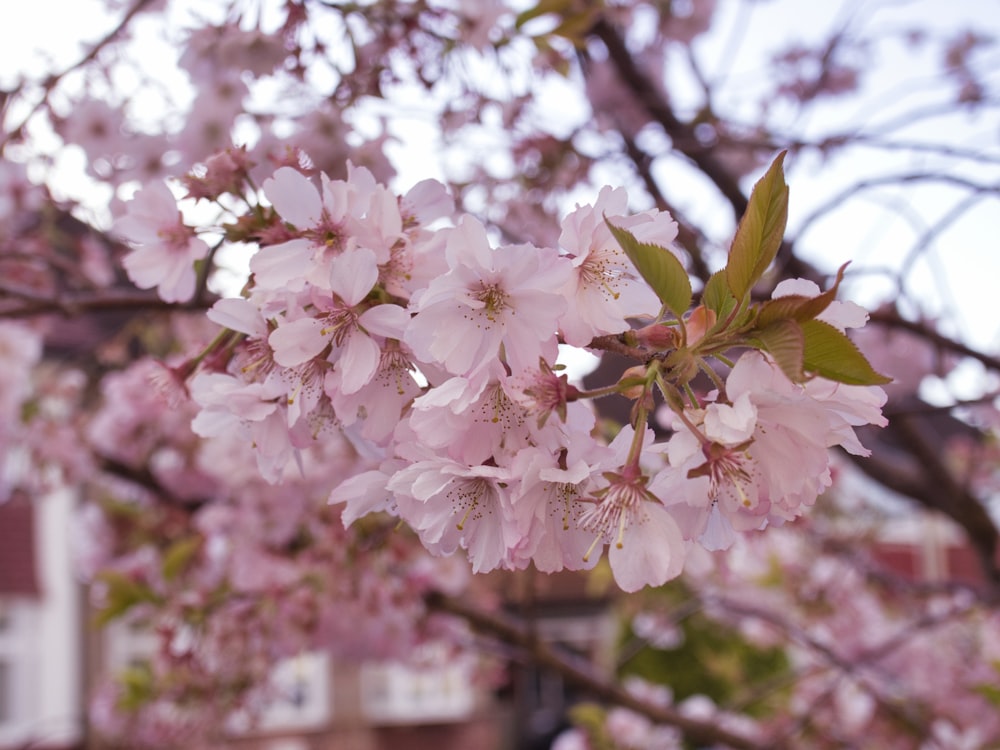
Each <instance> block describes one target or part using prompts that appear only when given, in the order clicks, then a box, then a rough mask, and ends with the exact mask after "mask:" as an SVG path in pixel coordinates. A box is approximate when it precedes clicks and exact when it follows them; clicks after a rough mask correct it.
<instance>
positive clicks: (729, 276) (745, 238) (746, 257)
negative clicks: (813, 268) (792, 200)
mask: <svg viewBox="0 0 1000 750" xmlns="http://www.w3.org/2000/svg"><path fill="white" fill-rule="evenodd" d="M785 153H786V152H784V151H782V152H781V153H780V154H778V158H776V159H775V160H774V162H773V163H772V164H771V166H770V167H769V168H768V170H767V172H766V173H765V174H764V176H763V177H761V178H760V181H758V182H757V184H756V185H754V187H753V191H752V192H751V193H750V203H749V205H748V206H747V210H746V213H745V214H743V218H742V219H741V220H740V225H739V227H737V229H736V236H735V237H734V238H733V245H732V248H730V250H729V261H728V263H727V264H726V281H727V282H728V283H729V289H730V291H731V292H732V293H733V296H735V297H736V299H738V300H742V299H743V298H744V297H745V296H746V295H747V293H748V292H749V291H750V290H751V289H752V288H753V285H754V284H756V283H757V282H758V281H759V280H760V278H761V276H763V275H764V272H765V271H766V270H767V267H768V266H770V265H771V261H773V260H774V256H775V255H777V254H778V248H779V247H781V239H782V237H783V236H784V234H785V224H786V222H787V221H788V186H787V185H786V184H785V175H784V173H783V172H782V162H783V161H784V159H785Z"/></svg>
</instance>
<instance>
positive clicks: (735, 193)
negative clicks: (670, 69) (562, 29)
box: [591, 19, 747, 219]
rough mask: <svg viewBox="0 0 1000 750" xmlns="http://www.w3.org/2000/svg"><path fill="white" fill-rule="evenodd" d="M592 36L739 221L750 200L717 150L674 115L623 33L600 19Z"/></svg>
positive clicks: (671, 138)
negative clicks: (721, 159)
mask: <svg viewBox="0 0 1000 750" xmlns="http://www.w3.org/2000/svg"><path fill="white" fill-rule="evenodd" d="M591 34H593V35H594V36H595V37H597V38H598V39H600V40H601V42H603V43H604V46H605V47H606V48H607V50H608V56H609V58H610V60H611V62H612V64H614V66H615V70H616V71H617V72H618V75H619V77H620V78H621V79H622V81H623V82H624V83H625V85H626V86H628V88H629V91H631V92H632V94H633V95H634V96H635V98H636V99H637V100H638V101H639V102H640V103H641V104H642V106H643V107H645V108H646V111H647V112H649V115H650V117H652V118H653V119H654V120H655V121H656V122H658V123H659V124H660V126H661V127H662V128H663V130H664V132H666V134H667V135H668V136H669V137H670V140H671V141H672V142H673V145H674V148H676V149H677V150H678V151H680V152H681V153H682V154H684V155H685V156H686V157H687V158H688V159H690V160H691V161H692V162H694V164H695V165H696V166H697V167H698V169H700V170H701V171H702V172H703V173H704V174H705V176H706V177H708V178H709V179H710V180H711V181H712V182H713V183H714V184H715V186H716V187H717V188H718V189H719V192H721V193H722V195H723V196H724V197H725V199H726V200H727V201H729V203H730V205H731V206H732V207H733V213H734V214H735V215H736V218H737V219H739V218H740V217H741V216H743V214H744V213H745V212H746V209H747V197H746V196H745V195H744V194H743V189H742V188H741V187H740V183H739V180H738V179H736V178H735V177H733V175H732V174H731V173H730V172H729V170H728V169H726V167H725V166H724V165H723V164H722V162H720V161H719V159H718V158H717V157H716V155H715V150H714V149H713V148H712V147H711V146H707V145H705V144H703V143H701V142H700V141H699V140H698V139H697V138H696V137H695V135H694V132H693V131H692V129H691V126H690V125H688V124H687V123H684V122H682V121H681V120H680V119H679V118H678V117H677V115H675V114H674V111H673V110H672V109H671V108H670V105H669V104H667V102H666V101H665V100H664V98H663V97H662V96H660V93H659V91H658V89H657V87H656V86H655V85H654V83H653V81H652V80H651V79H650V78H649V76H647V75H646V74H645V73H644V72H643V71H642V70H640V69H639V67H638V66H637V65H636V64H635V61H634V59H633V57H632V53H630V52H629V51H628V47H627V46H626V45H625V40H624V39H622V37H621V34H619V33H618V31H617V30H616V29H614V28H613V27H612V26H611V24H609V23H608V22H607V21H605V20H604V19H600V20H598V22H597V23H596V24H594V27H593V28H592V29H591Z"/></svg>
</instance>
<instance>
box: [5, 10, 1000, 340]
mask: <svg viewBox="0 0 1000 750" xmlns="http://www.w3.org/2000/svg"><path fill="white" fill-rule="evenodd" d="M105 5H106V3H105V2H103V1H102V0H34V1H33V2H32V3H20V4H18V14H17V17H16V18H17V20H16V22H15V23H6V24H2V25H0V85H2V86H9V85H10V83H11V81H12V79H13V77H14V76H15V75H16V74H17V73H19V72H21V71H25V70H27V71H37V70H39V69H43V68H44V69H48V70H51V69H53V68H54V69H61V68H63V67H65V66H67V65H69V64H71V63H72V62H74V61H75V60H77V59H79V57H80V56H81V55H82V54H83V53H84V52H85V50H86V45H85V43H89V42H92V41H93V40H95V39H98V38H100V37H101V36H102V35H103V34H104V33H106V32H107V30H108V29H109V28H111V25H112V24H113V20H112V17H111V16H109V15H108V13H107V12H106V10H105ZM740 5H741V4H739V3H735V2H733V1H732V0H720V6H719V11H718V13H719V17H718V23H717V24H716V26H715V28H716V29H717V31H715V32H714V33H712V34H710V35H706V36H704V37H702V38H701V39H700V40H699V42H698V46H697V47H696V50H695V54H696V59H697V60H698V63H699V66H700V67H701V69H702V72H703V74H704V75H705V76H706V77H707V78H708V79H710V80H712V79H715V78H719V77H723V76H731V77H732V80H733V81H735V82H737V85H735V86H732V87H730V88H729V89H727V90H726V92H728V93H725V94H724V96H723V97H722V98H721V99H720V100H719V103H720V105H721V106H724V107H725V108H726V109H727V111H731V112H735V113H739V112H746V116H747V118H748V119H750V118H751V117H752V116H753V115H755V114H756V112H755V110H754V108H755V107H756V106H757V99H756V98H755V96H754V92H755V91H756V90H757V89H759V88H760V86H761V85H763V84H765V83H768V82H767V81H764V80H762V78H761V70H762V68H761V60H762V59H763V58H764V57H766V56H767V55H769V54H772V53H773V51H774V50H776V49H779V48H780V47H781V46H782V45H785V44H787V42H788V40H800V41H803V42H806V41H808V40H809V39H810V38H811V37H812V36H814V35H815V33H816V30H817V29H822V28H825V27H826V26H827V24H826V20H828V19H831V20H833V22H834V23H835V24H837V25H840V26H842V27H843V28H845V29H848V30H850V29H852V28H854V27H855V26H857V25H859V24H865V25H869V26H871V27H874V28H877V29H879V30H880V31H882V32H884V36H883V37H879V40H880V41H877V42H876V43H874V44H873V45H871V46H870V47H869V48H867V49H865V50H863V52H862V53H861V54H863V55H864V56H865V59H864V61H863V62H864V64H865V65H866V66H870V68H871V69H872V70H878V71H879V72H878V74H877V75H874V76H873V77H872V79H871V81H870V83H869V85H868V87H867V88H866V90H865V95H864V96H862V97H861V98H860V99H852V100H850V103H848V104H845V103H844V102H843V101H840V100H833V101H831V102H830V103H829V104H828V105H826V106H821V107H818V108H816V109H815V110H813V111H812V113H811V114H810V116H809V117H808V118H803V117H798V116H796V115H795V114H794V113H789V115H788V117H787V118H786V119H787V122H788V124H789V127H790V128H793V129H794V130H795V131H796V132H799V133H806V134H809V135H817V134H823V133H831V132H843V131H845V130H848V129H850V128H853V127H856V126H857V123H859V122H862V123H866V126H867V127H868V128H870V129H871V128H876V127H877V124H878V123H886V122H890V121H891V120H892V119H893V118H895V117H897V116H899V115H900V114H901V113H905V112H910V111H913V110H914V109H915V108H919V107H920V106H923V104H924V103H928V104H930V103H933V102H935V101H940V97H939V96H938V95H937V94H936V93H935V91H936V90H937V88H936V84H935V76H936V75H937V66H938V59H937V58H936V57H934V56H933V55H931V54H929V53H925V54H916V55H913V54H910V53H911V52H912V50H907V49H905V48H904V47H905V45H904V44H903V43H902V42H900V41H897V40H898V39H899V34H898V33H897V32H898V31H899V30H900V29H903V28H907V27H909V26H918V25H919V26H922V27H924V28H925V29H930V30H931V33H932V34H938V35H947V34H949V33H952V31H951V30H952V29H956V28H959V27H961V26H962V25H963V24H965V25H968V24H969V23H972V24H973V25H974V27H975V28H976V29H977V31H978V32H979V33H982V34H987V35H991V36H994V37H1000V3H998V2H997V1H996V0H949V2H948V3H943V2H941V1H940V0H854V1H851V0H846V1H844V2H836V3H804V2H798V1H797V0H766V1H765V0H758V1H757V2H754V3H752V4H751V6H752V12H750V13H746V12H745V11H741V10H739V9H738V8H739V7H740ZM748 7H750V6H748ZM52 18H60V19H61V22H60V23H58V24H53V23H50V22H48V21H49V20H50V19H52ZM42 29H44V34H43V33H41V31H40V30H42ZM143 45H144V47H143V51H144V54H146V55H148V56H149V60H150V62H151V63H152V64H156V60H157V59H158V58H157V55H158V54H161V55H169V54H170V53H169V50H167V49H165V48H163V47H160V49H159V52H158V51H157V45H156V43H155V41H154V40H153V38H152V36H147V37H144V38H143ZM927 49H929V47H927ZM994 54H996V53H994ZM996 62H997V63H998V64H996V65H994V66H993V67H994V69H995V70H997V71H998V73H997V74H995V77H994V79H993V80H994V84H995V83H996V80H997V76H1000V58H998V59H997V61H996ZM671 64H675V63H673V62H672V63H671ZM676 64H677V65H678V66H679V65H681V64H683V63H682V62H677V63H676ZM161 67H163V68H164V69H166V68H167V67H169V66H161ZM681 80H682V79H681V78H680V77H676V78H675V79H673V80H672V81H671V85H672V86H675V88H672V89H671V94H672V96H673V97H674V98H675V101H676V102H678V103H679V104H681V105H683V101H684V97H685V96H686V94H687V92H685V91H684V90H683V88H682V84H681ZM935 97H937V98H935ZM552 106H553V111H554V112H558V111H559V110H560V108H562V110H563V111H565V110H566V109H567V105H566V103H565V102H561V101H560V100H559V97H558V96H556V97H553V105H552ZM779 114H780V113H779ZM996 115H997V109H996V107H995V106H994V107H992V108H988V109H986V110H985V111H983V112H980V114H978V115H972V114H968V113H963V112H962V111H961V110H960V109H959V108H957V107H956V108H954V109H953V110H952V111H947V112H945V113H944V114H942V115H941V116H938V117H933V118H928V119H926V120H923V121H915V122H914V123H913V124H912V125H910V126H909V127H908V128H907V129H906V131H905V132H906V136H907V137H908V138H911V139H913V140H918V139H919V140H931V141H937V142H942V141H943V142H948V143H953V144H955V145H960V146H961V147H963V148H968V149H970V150H973V151H975V150H979V151H980V152H981V153H984V154H987V155H988V156H989V158H988V159H982V160H977V159H968V160H963V161H961V162H959V163H958V164H957V165H956V166H955V167H954V169H955V170H956V176H960V177H965V178H968V179H972V180H976V181H979V182H982V183H985V184H988V185H994V186H996V185H997V183H998V178H1000V146H998V141H1000V124H998V123H1000V119H998V118H997V116H996ZM426 116H427V114H426V112H425V113H423V114H420V113H417V114H416V115H415V116H414V117H411V118H409V119H407V118H405V117H404V118H399V119H398V121H397V124H396V125H395V134H396V135H397V137H399V138H400V139H401V140H402V144H401V145H400V147H399V148H398V149H397V152H398V153H404V154H406V155H407V158H406V160H405V161H403V162H401V163H400V164H399V167H400V170H399V171H400V179H399V182H400V184H401V185H408V184H413V183H415V182H416V181H418V180H419V179H423V178H425V177H427V176H436V172H437V165H436V164H435V163H434V162H433V154H431V155H429V157H423V158H420V157H415V156H414V155H425V154H427V153H428V150H427V148H426V147H425V143H424V137H425V133H424V132H423V131H422V130H421V128H422V127H423V126H425V125H426V123H421V117H426ZM554 116H557V115H554ZM933 162H934V159H933V158H932V157H929V156H926V155H923V156H919V155H918V156H914V155H902V154H884V153H880V152H878V151H875V150H855V151H852V152H850V153H847V154H845V155H844V156H841V157H837V158H834V159H829V160H824V159H821V158H819V157H817V156H815V155H803V156H801V157H799V158H797V159H791V160H789V162H788V163H787V167H786V168H787V172H788V182H789V184H790V186H791V205H790V218H789V228H790V230H791V232H792V233H793V234H795V235H797V236H798V247H799V248H800V249H801V250H802V251H804V252H805V253H806V254H807V255H808V256H809V257H810V258H811V259H812V260H814V261H815V262H817V263H818V264H819V265H821V266H822V267H824V268H827V269H830V270H832V269H833V268H836V267H837V266H839V265H840V264H841V263H842V262H844V261H846V260H852V261H853V265H852V267H851V270H852V271H853V272H854V273H855V277H854V278H856V279H859V281H856V282H852V283H849V284H846V285H845V291H846V293H847V294H848V295H850V297H851V298H853V299H856V300H858V301H860V302H862V303H863V304H869V305H870V304H874V303H875V302H877V301H878V300H880V299H884V298H885V297H887V296H891V295H893V294H894V290H893V288H892V285H891V284H889V283H887V281H886V277H885V276H884V275H883V274H881V273H879V271H880V269H885V268H889V269H898V268H900V267H901V266H902V265H903V264H906V263H908V262H912V263H913V266H914V269H915V273H914V275H913V277H912V281H911V284H912V287H911V288H910V289H908V290H907V291H909V292H911V293H912V295H913V297H914V299H917V300H919V304H920V305H921V306H922V308H923V309H922V312H923V313H925V314H928V315H931V316H934V317H936V318H938V319H940V320H941V321H942V324H943V325H944V326H945V328H946V330H948V331H949V332H951V333H957V334H960V335H961V336H962V337H963V338H965V339H966V340H968V341H969V342H970V343H972V344H973V345H976V346H981V347H985V348H994V349H995V348H996V347H997V346H998V345H1000V315H996V314H995V312H994V311H993V309H992V301H993V299H994V298H996V296H997V294H996V288H995V287H996V285H997V284H998V283H1000V282H998V279H1000V246H998V240H997V238H998V237H1000V210H997V195H996V193H995V192H994V194H993V195H992V197H991V198H988V199H984V200H979V201H966V203H967V205H965V204H963V201H965V198H966V194H965V193H962V192H960V191H957V190H955V189H954V188H951V187H948V186H942V185H940V184H927V185H921V187H920V188H919V189H916V190H910V191H908V192H907V193H906V194H905V195H903V194H900V193H899V191H898V190H895V191H894V189H893V188H889V189H884V190H872V191H865V192H864V193H863V194H862V195H860V198H859V199H854V200H850V201H847V200H845V201H844V203H843V206H842V207H838V208H837V210H834V211H832V212H830V213H829V214H828V215H827V216H826V217H825V218H824V219H822V220H820V221H816V222H814V223H810V224H809V225H808V228H807V229H805V231H801V232H800V231H799V230H800V228H801V227H803V226H805V224H806V221H807V219H808V217H809V216H810V215H811V214H812V212H813V211H814V210H815V208H816V207H817V206H820V205H822V204H824V203H825V202H826V201H828V200H829V199H830V196H831V195H837V194H838V193H839V192H840V191H841V190H843V189H844V188H846V187H847V186H849V185H851V184H852V183H854V182H857V181H859V180H864V179H866V177H868V176H872V175H876V174H878V173H879V172H880V171H882V170H886V169H888V170H890V171H892V170H898V172H899V173H908V172H919V171H920V170H922V169H925V168H927V167H928V166H933ZM71 166H72V165H71ZM71 171H72V170H70V169H68V170H67V176H66V189H67V192H68V193H70V194H72V193H74V192H84V193H85V192H86V186H85V185H84V184H80V185H77V183H76V182H74V180H75V179H76V178H75V177H74V176H73V175H72V174H70V172H71ZM664 179H667V180H670V179H686V175H684V174H683V173H682V172H676V173H673V172H671V173H668V174H665V175H664ZM748 187H749V184H748ZM692 195H693V196H695V197H694V198H693V199H692V204H691V206H690V209H691V212H692V214H693V217H694V218H695V219H696V220H697V221H699V222H700V223H701V224H702V225H703V226H706V227H708V228H709V231H711V230H712V227H713V226H718V227H719V229H717V230H716V231H718V232H720V233H722V234H723V235H724V233H725V232H727V231H731V228H729V227H728V226H727V225H726V223H725V222H723V223H719V222H718V221H717V220H716V218H715V215H717V213H718V204H717V203H716V202H715V201H714V200H707V199H706V200H702V198H701V195H700V194H699V193H697V191H696V190H695V191H693V192H692ZM958 211H962V212H963V217H962V221H961V222H958V223H957V224H955V225H954V227H952V228H951V229H949V230H948V231H946V232H943V233H941V234H934V232H933V228H934V226H935V225H936V224H937V223H938V222H939V221H940V219H941V218H942V217H944V216H947V215H948V214H949V213H950V212H958ZM924 239H927V240H928V241H927V242H926V247H924V248H923V249H921V243H922V242H923V240H924Z"/></svg>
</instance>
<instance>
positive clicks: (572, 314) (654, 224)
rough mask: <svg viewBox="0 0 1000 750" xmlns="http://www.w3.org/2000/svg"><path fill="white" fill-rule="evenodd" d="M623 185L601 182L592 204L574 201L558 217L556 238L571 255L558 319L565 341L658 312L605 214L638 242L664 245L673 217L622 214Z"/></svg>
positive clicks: (586, 338)
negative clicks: (566, 212)
mask: <svg viewBox="0 0 1000 750" xmlns="http://www.w3.org/2000/svg"><path fill="white" fill-rule="evenodd" d="M627 205H628V195H627V194H626V192H625V190H624V188H616V189H614V190H612V189H611V188H602V189H601V192H600V194H599V195H598V198H597V201H596V202H595V203H594V205H593V206H578V207H577V209H576V210H575V211H574V212H573V213H571V214H569V215H568V216H567V217H566V218H565V219H564V220H563V223H562V234H561V235H560V237H559V244H560V245H561V246H562V247H563V248H565V249H566V251H567V252H568V253H569V254H570V257H571V258H572V265H573V271H574V272H573V274H572V276H571V277H570V281H569V283H568V284H567V285H566V288H565V293H566V296H567V298H568V299H569V300H570V305H569V307H568V309H567V311H566V314H565V315H564V316H563V317H562V318H561V319H560V321H559V325H560V330H561V331H562V333H563V337H564V338H565V340H566V343H569V344H573V345H574V346H586V345H587V344H588V343H589V342H590V340H591V339H592V338H594V337H595V336H600V335H603V334H608V333H620V332H621V331H625V330H627V329H628V328H629V324H628V322H627V319H628V318H633V317H642V316H648V317H652V316H655V315H656V314H657V312H659V309H660V301H659V299H658V298H657V296H656V294H655V293H653V291H652V289H650V288H649V286H648V285H646V283H645V282H644V281H643V280H642V278H641V277H640V276H639V273H638V271H636V269H635V267H634V266H633V265H632V262H631V261H630V260H629V259H628V257H627V256H626V255H625V252H624V251H623V250H622V249H621V247H620V246H619V245H618V242H617V241H616V240H615V238H614V237H613V236H612V234H611V230H610V229H608V226H607V224H606V223H605V218H606V219H607V221H610V222H611V223H612V224H614V225H615V226H618V227H623V228H625V229H628V230H629V231H630V232H632V234H633V235H634V236H635V237H636V238H637V239H638V240H639V241H640V242H650V243H653V244H656V245H659V246H660V247H669V245H670V244H671V243H672V242H673V241H674V239H675V238H676V237H677V223H676V222H675V221H674V220H673V219H672V218H671V217H670V215H669V214H667V213H657V212H655V211H646V212H644V213H640V214H636V215H634V216H628V215H627Z"/></svg>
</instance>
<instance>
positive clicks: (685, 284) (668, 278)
mask: <svg viewBox="0 0 1000 750" xmlns="http://www.w3.org/2000/svg"><path fill="white" fill-rule="evenodd" d="M604 223H605V224H607V225H608V229H610V230H611V234H612V235H614V238H615V239H616V240H618V244H619V245H621V248H622V250H624V251H625V255H627V256H628V259H629V260H630V261H632V265H634V266H635V267H636V270H637V271H639V274H640V275H641V276H642V278H643V279H645V281H646V283H647V284H649V286H650V288H652V290H653V291H654V292H656V296H657V297H659V298H660V302H662V303H663V304H664V305H665V306H666V307H667V308H668V309H669V310H670V312H672V313H673V314H674V315H676V316H677V317H678V318H680V317H681V316H682V315H683V314H684V313H686V312H687V309H688V308H689V307H690V306H691V279H690V277H689V276H688V274H687V271H685V270H684V266H683V265H681V262H680V261H679V260H678V259H677V256H676V255H674V254H673V253H672V252H670V251H669V250H668V249H667V248H665V247H660V246H659V245H653V244H651V243H649V242H639V240H637V239H636V238H635V235H633V234H632V233H631V232H630V231H628V230H627V229H622V228H621V227H616V226H615V225H614V224H612V223H611V222H610V221H608V220H607V219H606V218H605V220H604Z"/></svg>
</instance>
